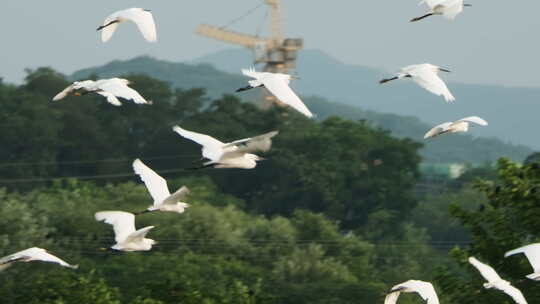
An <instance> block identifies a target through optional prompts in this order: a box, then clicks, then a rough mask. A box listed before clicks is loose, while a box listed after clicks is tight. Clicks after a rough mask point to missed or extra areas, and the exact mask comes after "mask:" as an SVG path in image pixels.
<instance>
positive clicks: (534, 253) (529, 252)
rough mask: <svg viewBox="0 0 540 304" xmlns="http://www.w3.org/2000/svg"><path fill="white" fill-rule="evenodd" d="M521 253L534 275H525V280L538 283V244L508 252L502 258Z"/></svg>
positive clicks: (539, 269)
mask: <svg viewBox="0 0 540 304" xmlns="http://www.w3.org/2000/svg"><path fill="white" fill-rule="evenodd" d="M518 253H523V254H525V256H526V257H527V259H528V260H529V263H531V266H532V267H533V271H534V273H532V274H529V275H527V278H529V279H531V280H534V281H540V243H537V244H531V245H527V246H523V247H520V248H517V249H514V250H510V251H508V252H507V253H505V254H504V257H505V258H506V257H509V256H511V255H514V254H518Z"/></svg>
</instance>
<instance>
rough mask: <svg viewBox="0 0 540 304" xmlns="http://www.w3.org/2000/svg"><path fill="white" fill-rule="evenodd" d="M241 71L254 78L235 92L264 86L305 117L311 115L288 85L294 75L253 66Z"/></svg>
mask: <svg viewBox="0 0 540 304" xmlns="http://www.w3.org/2000/svg"><path fill="white" fill-rule="evenodd" d="M242 73H243V74H244V75H246V76H249V77H252V78H255V79H254V80H249V81H248V82H249V85H248V86H247V87H243V88H240V89H238V90H236V92H242V91H246V90H250V89H253V88H258V87H265V88H266V89H267V90H268V91H270V93H272V94H273V95H274V96H275V97H276V98H277V99H278V100H279V101H281V102H282V103H284V104H287V105H289V106H291V107H293V108H294V109H295V110H296V111H298V112H300V113H302V114H304V115H305V116H307V117H310V118H311V117H313V114H312V113H311V111H309V109H308V108H307V107H306V105H305V104H304V102H302V100H301V99H300V98H299V97H298V95H296V93H294V91H293V90H292V89H291V88H290V87H289V83H290V81H291V79H292V78H295V77H294V76H291V75H288V74H282V73H269V72H256V71H255V69H254V68H250V69H249V70H248V69H243V70H242Z"/></svg>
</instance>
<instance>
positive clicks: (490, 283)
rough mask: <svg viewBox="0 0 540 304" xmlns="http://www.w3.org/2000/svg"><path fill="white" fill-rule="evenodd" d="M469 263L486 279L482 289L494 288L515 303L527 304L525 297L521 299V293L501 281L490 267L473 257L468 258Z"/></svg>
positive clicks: (506, 282) (508, 283)
mask: <svg viewBox="0 0 540 304" xmlns="http://www.w3.org/2000/svg"><path fill="white" fill-rule="evenodd" d="M469 263H471V264H472V265H473V266H474V267H476V269H478V271H479V272H480V274H481V275H482V277H484V279H486V281H487V283H484V288H486V289H490V288H495V289H498V290H501V291H503V292H504V293H506V294H507V295H509V296H511V297H512V299H514V301H515V302H516V303H518V304H527V300H525V297H523V294H522V293H521V291H520V290H519V289H517V288H515V287H514V286H512V285H511V284H510V282H508V281H505V280H503V279H501V277H500V276H499V274H497V272H496V271H495V269H493V268H492V267H491V266H489V265H486V264H484V263H482V262H480V261H478V260H477V259H476V258H474V257H470V258H469Z"/></svg>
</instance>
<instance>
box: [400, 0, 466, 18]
mask: <svg viewBox="0 0 540 304" xmlns="http://www.w3.org/2000/svg"><path fill="white" fill-rule="evenodd" d="M423 3H425V4H427V5H428V6H429V8H430V11H429V13H427V14H425V15H423V16H420V17H416V18H413V19H411V22H415V21H419V20H422V19H424V18H427V17H429V16H433V15H442V16H444V17H445V18H446V19H450V20H454V19H455V18H456V16H457V15H459V14H460V13H461V12H462V11H463V7H464V6H472V5H470V4H464V3H463V0H423V1H421V2H420V4H423Z"/></svg>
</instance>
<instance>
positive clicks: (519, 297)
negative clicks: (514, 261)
mask: <svg viewBox="0 0 540 304" xmlns="http://www.w3.org/2000/svg"><path fill="white" fill-rule="evenodd" d="M501 290H502V291H504V293H506V294H507V295H509V296H510V297H512V299H513V300H514V301H515V302H516V303H517V304H527V300H525V297H524V296H523V293H521V290H519V289H517V288H516V287H514V286H512V285H510V284H505V285H503V288H501Z"/></svg>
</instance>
